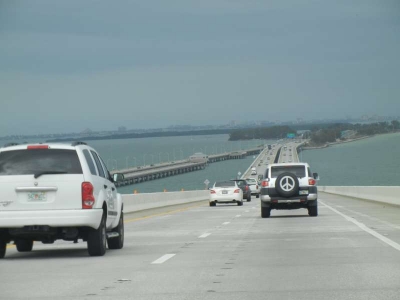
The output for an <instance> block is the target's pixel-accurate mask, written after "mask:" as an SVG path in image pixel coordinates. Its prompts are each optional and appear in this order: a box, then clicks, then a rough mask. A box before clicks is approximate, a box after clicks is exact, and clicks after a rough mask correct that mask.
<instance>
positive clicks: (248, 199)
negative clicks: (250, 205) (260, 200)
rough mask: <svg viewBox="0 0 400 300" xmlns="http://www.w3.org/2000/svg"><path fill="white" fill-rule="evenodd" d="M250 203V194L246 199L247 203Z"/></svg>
mask: <svg viewBox="0 0 400 300" xmlns="http://www.w3.org/2000/svg"><path fill="white" fill-rule="evenodd" d="M250 201H251V194H250V195H249V196H248V197H247V202H250Z"/></svg>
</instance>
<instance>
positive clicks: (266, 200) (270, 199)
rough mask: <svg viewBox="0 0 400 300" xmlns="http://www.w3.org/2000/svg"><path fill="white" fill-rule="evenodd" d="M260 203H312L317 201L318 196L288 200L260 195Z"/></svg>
mask: <svg viewBox="0 0 400 300" xmlns="http://www.w3.org/2000/svg"><path fill="white" fill-rule="evenodd" d="M260 198H261V201H262V202H266V203H268V202H271V201H272V200H274V201H276V200H277V201H278V203H290V202H301V200H306V201H313V200H317V199H318V194H308V195H307V196H295V197H290V198H281V197H272V198H271V197H270V196H269V195H260Z"/></svg>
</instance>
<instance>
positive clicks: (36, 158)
mask: <svg viewBox="0 0 400 300" xmlns="http://www.w3.org/2000/svg"><path fill="white" fill-rule="evenodd" d="M30 174H32V175H33V174H35V175H39V176H40V175H43V174H82V167H81V164H80V162H79V158H78V155H77V153H76V151H75V150H62V149H45V150H40V149H36V150H14V151H3V152H0V176H5V175H30ZM35 178H36V176H35Z"/></svg>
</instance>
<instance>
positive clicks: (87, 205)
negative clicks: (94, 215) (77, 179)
mask: <svg viewBox="0 0 400 300" xmlns="http://www.w3.org/2000/svg"><path fill="white" fill-rule="evenodd" d="M93 205H94V196H93V185H92V184H91V183H90V182H82V208H83V209H92V208H93Z"/></svg>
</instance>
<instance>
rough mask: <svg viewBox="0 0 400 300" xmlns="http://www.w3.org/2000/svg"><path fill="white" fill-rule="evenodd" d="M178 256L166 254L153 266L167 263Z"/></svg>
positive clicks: (153, 263)
mask: <svg viewBox="0 0 400 300" xmlns="http://www.w3.org/2000/svg"><path fill="white" fill-rule="evenodd" d="M175 255H176V254H165V255H163V256H161V257H160V258H159V259H157V260H155V261H153V262H152V263H151V264H152V265H157V264H162V263H164V262H166V261H167V260H168V259H170V258H172V257H174V256H175Z"/></svg>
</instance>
